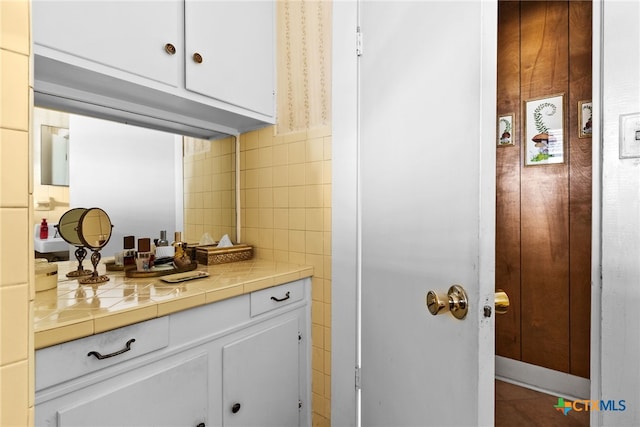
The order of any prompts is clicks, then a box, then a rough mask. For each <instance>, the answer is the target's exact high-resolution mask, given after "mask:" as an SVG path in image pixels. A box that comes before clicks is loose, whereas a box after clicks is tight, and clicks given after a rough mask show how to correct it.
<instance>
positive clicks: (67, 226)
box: [56, 208, 93, 278]
mask: <svg viewBox="0 0 640 427" xmlns="http://www.w3.org/2000/svg"><path fill="white" fill-rule="evenodd" d="M85 211H86V209H84V208H75V209H71V210H69V211H67V212H65V213H64V214H63V215H62V216H61V217H60V221H59V222H58V225H56V228H57V229H58V233H59V234H60V237H62V239H64V241H65V242H67V243H69V244H70V245H73V246H75V247H76V251H75V255H76V259H77V260H78V268H77V269H76V270H75V271H70V272H68V273H67V277H69V278H75V277H82V276H89V275H91V274H92V273H93V272H92V271H91V270H85V269H84V268H83V267H82V261H84V259H85V258H86V256H87V250H86V249H85V248H84V246H83V244H82V241H81V240H80V236H79V235H78V224H79V222H80V218H81V217H82V215H83V214H84V213H85Z"/></svg>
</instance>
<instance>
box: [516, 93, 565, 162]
mask: <svg viewBox="0 0 640 427" xmlns="http://www.w3.org/2000/svg"><path fill="white" fill-rule="evenodd" d="M524 113H525V137H524V147H525V152H524V156H525V157H524V165H525V166H534V165H551V164H558V163H564V94H560V95H553V96H549V97H545V98H537V99H531V100H528V101H525V108H524Z"/></svg>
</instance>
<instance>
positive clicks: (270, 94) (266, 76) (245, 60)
mask: <svg viewBox="0 0 640 427" xmlns="http://www.w3.org/2000/svg"><path fill="white" fill-rule="evenodd" d="M274 19H275V17H274V8H273V4H272V3H271V2H269V1H202V0H185V22H187V23H188V25H186V26H185V41H186V43H185V46H186V47H185V50H186V52H187V59H186V67H185V70H186V79H185V81H186V87H187V89H188V90H191V91H194V92H198V93H200V94H203V95H205V96H210V97H214V98H217V99H220V100H221V101H224V102H228V103H229V104H233V105H238V106H241V107H244V108H247V109H249V110H252V111H255V112H258V113H262V114H265V115H267V116H273V115H274V106H275V104H274V96H275V93H274V82H275V79H274V70H275V65H274V59H275V58H274V55H275V50H274V43H273V40H274V25H273V22H274ZM197 55H199V56H197ZM194 56H195V59H194ZM199 59H201V62H198V60H199Z"/></svg>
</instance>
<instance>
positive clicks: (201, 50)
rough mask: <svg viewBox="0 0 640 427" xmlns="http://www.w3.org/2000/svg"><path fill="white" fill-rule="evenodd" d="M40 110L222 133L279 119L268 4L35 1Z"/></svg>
mask: <svg viewBox="0 0 640 427" xmlns="http://www.w3.org/2000/svg"><path fill="white" fill-rule="evenodd" d="M32 8H33V12H32V14H33V40H34V49H33V50H34V57H35V61H34V89H35V93H36V94H35V101H36V104H37V105H42V106H47V107H54V108H56V107H58V108H64V109H66V110H67V111H70V112H76V113H85V114H88V115H94V116H100V117H104V118H108V119H113V120H117V121H125V122H127V123H135V124H139V125H143V126H148V127H153V128H157V129H161V130H170V131H174V132H176V131H177V132H179V133H183V134H186V135H192V136H196V137H215V136H217V134H218V133H238V132H245V131H248V130H252V129H256V128H259V127H262V126H266V125H268V124H272V123H275V81H276V79H275V10H274V4H273V2H270V1H261V0H256V1H217V0H184V1H182V0H145V1H119V2H113V1H99V0H83V1H68V0H34V1H33V6H32Z"/></svg>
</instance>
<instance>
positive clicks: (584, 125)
mask: <svg viewBox="0 0 640 427" xmlns="http://www.w3.org/2000/svg"><path fill="white" fill-rule="evenodd" d="M592 119H593V103H592V102H591V101H579V102H578V138H590V137H591V132H592V127H591V120H592Z"/></svg>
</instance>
